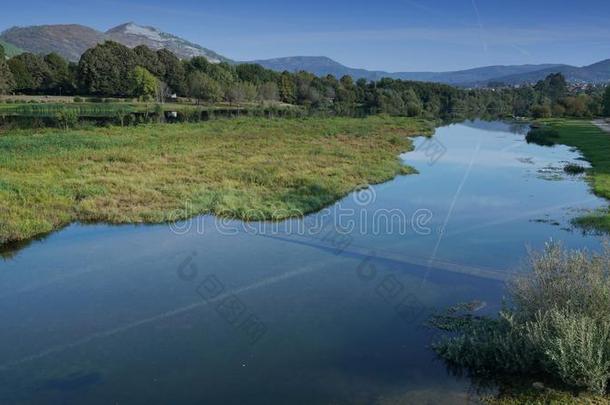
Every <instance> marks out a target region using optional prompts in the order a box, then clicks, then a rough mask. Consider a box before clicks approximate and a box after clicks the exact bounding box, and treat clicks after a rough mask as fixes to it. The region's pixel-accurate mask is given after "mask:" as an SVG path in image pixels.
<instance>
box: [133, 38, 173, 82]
mask: <svg viewBox="0 0 610 405" xmlns="http://www.w3.org/2000/svg"><path fill="white" fill-rule="evenodd" d="M133 52H134V54H135V55H136V63H137V64H138V65H139V66H142V67H143V68H144V69H146V70H148V71H149V72H150V73H152V74H153V75H155V76H156V77H158V78H159V79H163V78H164V76H165V65H164V64H163V63H162V62H161V60H160V59H159V54H158V53H157V52H155V51H153V50H152V49H150V48H149V47H147V46H146V45H138V46H136V47H135V48H133Z"/></svg>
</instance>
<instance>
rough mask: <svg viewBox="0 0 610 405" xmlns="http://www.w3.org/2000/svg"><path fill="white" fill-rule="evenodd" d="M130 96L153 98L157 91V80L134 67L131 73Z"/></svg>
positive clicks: (148, 73) (143, 70)
mask: <svg viewBox="0 0 610 405" xmlns="http://www.w3.org/2000/svg"><path fill="white" fill-rule="evenodd" d="M131 80H132V94H133V95H134V96H137V97H155V98H156V96H157V92H158V91H159V79H157V78H156V77H155V76H154V75H153V74H152V73H150V72H149V71H148V70H146V69H145V68H143V67H142V66H136V68H135V69H134V71H133V73H132V79H131Z"/></svg>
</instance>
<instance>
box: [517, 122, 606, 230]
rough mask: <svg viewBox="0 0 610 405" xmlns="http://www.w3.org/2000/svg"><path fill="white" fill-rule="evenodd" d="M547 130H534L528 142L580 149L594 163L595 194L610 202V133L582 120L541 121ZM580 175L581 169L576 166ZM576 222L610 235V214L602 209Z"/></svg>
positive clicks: (592, 183) (592, 170)
mask: <svg viewBox="0 0 610 405" xmlns="http://www.w3.org/2000/svg"><path fill="white" fill-rule="evenodd" d="M542 123H543V125H544V127H542V128H537V129H533V130H532V131H531V132H530V134H528V141H531V142H535V143H539V144H543V145H555V144H563V145H568V146H573V147H576V148H578V150H580V152H581V153H582V154H583V157H584V158H585V159H586V160H587V161H588V162H589V163H591V169H589V170H587V173H588V179H589V180H590V182H591V187H592V189H593V192H594V193H595V194H596V195H598V196H600V197H603V198H606V199H610V133H607V132H604V131H603V130H601V129H600V128H598V127H596V126H595V125H594V124H593V123H591V122H589V121H583V120H567V119H552V120H545V121H543V122H542ZM574 169H575V170H578V172H581V171H582V170H581V169H582V168H578V167H574ZM574 223H575V224H576V225H578V226H580V227H582V228H585V229H589V230H597V231H604V232H610V212H609V211H608V210H603V211H599V212H595V213H592V214H588V215H585V216H583V217H579V218H576V219H575V220H574Z"/></svg>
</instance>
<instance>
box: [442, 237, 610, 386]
mask: <svg viewBox="0 0 610 405" xmlns="http://www.w3.org/2000/svg"><path fill="white" fill-rule="evenodd" d="M529 270H530V271H529V272H528V273H526V274H523V275H520V276H519V277H516V278H514V279H513V280H511V282H510V283H509V288H508V302H507V307H506V308H505V309H504V310H503V311H502V312H500V314H499V316H498V317H497V318H488V317H475V316H473V315H472V314H471V313H470V312H468V311H465V312H456V311H455V310H450V311H449V312H448V313H447V314H444V315H437V316H435V317H433V319H432V324H433V325H434V326H435V327H437V328H439V329H442V330H445V331H449V332H453V333H454V335H453V336H449V337H444V338H442V339H441V340H440V341H439V342H437V343H436V344H434V345H433V348H434V350H435V351H436V352H437V354H438V355H439V356H440V357H442V358H443V359H445V360H446V361H447V362H448V363H449V364H450V365H452V366H455V367H458V368H459V369H464V370H466V371H467V372H468V373H470V374H472V375H483V376H488V377H491V378H501V377H502V376H506V375H507V374H509V375H519V374H525V375H531V376H536V377H539V376H543V377H547V378H550V379H552V380H555V381H558V382H561V383H563V384H565V385H567V386H569V387H572V388H584V389H587V390H588V391H591V392H595V393H600V394H603V393H605V391H606V388H607V383H608V380H609V379H610V248H609V247H608V246H607V245H605V246H604V249H603V251H602V252H601V253H589V252H586V251H566V250H564V249H563V248H562V247H561V246H560V245H558V244H553V243H551V244H548V245H547V246H546V248H545V250H544V251H543V252H541V253H531V255H530V263H529Z"/></svg>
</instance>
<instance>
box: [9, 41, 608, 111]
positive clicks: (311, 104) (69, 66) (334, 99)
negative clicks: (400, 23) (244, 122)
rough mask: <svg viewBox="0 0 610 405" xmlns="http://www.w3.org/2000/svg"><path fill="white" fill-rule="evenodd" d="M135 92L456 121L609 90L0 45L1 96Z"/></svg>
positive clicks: (595, 101)
mask: <svg viewBox="0 0 610 405" xmlns="http://www.w3.org/2000/svg"><path fill="white" fill-rule="evenodd" d="M11 92H12V93H20V94H33V95H35V94H46V95H89V96H96V97H121V98H123V97H127V98H134V97H138V98H141V99H143V100H157V101H159V102H162V101H164V100H165V99H167V98H168V97H171V96H172V95H177V96H178V97H189V98H192V99H194V100H197V102H205V103H216V102H221V101H223V102H229V103H243V102H254V101H281V102H284V103H289V104H296V105H300V106H304V107H306V108H307V109H309V110H311V111H321V112H325V113H331V114H337V115H355V114H375V113H387V114H391V115H405V116H425V117H433V118H462V117H471V116H485V115H489V116H524V117H530V116H533V117H551V116H555V117H562V116H572V117H588V116H599V115H602V114H606V115H608V114H610V88H609V89H608V90H606V92H605V94H604V91H603V89H601V88H591V89H589V90H586V91H578V92H575V91H570V90H569V89H568V86H567V83H566V81H565V78H564V77H563V76H562V75H561V74H553V75H550V76H548V77H547V78H546V79H545V80H542V81H540V82H538V83H537V84H536V85H533V86H530V85H526V86H522V87H520V88H500V89H472V90H466V89H459V88H456V87H452V86H448V85H443V84H436V83H423V82H410V81H402V80H393V79H387V78H386V79H381V80H379V81H376V82H369V81H367V80H365V79H360V80H357V81H354V80H353V79H352V78H351V77H349V76H344V77H341V78H339V79H338V78H335V77H334V76H331V75H328V76H325V77H317V76H315V75H313V74H311V73H307V72H298V73H291V72H282V73H279V72H275V71H272V70H269V69H265V68H263V67H262V66H260V65H255V64H239V65H231V64H228V63H219V64H213V63H210V62H208V61H207V59H205V58H203V57H195V58H192V59H190V60H180V59H178V58H177V57H176V56H175V55H174V54H173V53H171V52H170V51H168V50H165V49H161V50H158V51H154V50H152V49H150V48H148V47H146V46H144V45H141V46H137V47H135V48H133V49H131V48H128V47H126V46H124V45H121V44H119V43H116V42H112V41H108V42H105V43H103V44H100V45H97V46H96V47H94V48H91V49H89V50H87V51H86V52H85V53H84V54H83V55H82V57H81V59H80V61H79V62H78V63H69V62H67V61H66V60H64V59H63V58H61V57H60V56H59V55H57V54H53V53H52V54H49V55H46V56H40V55H35V54H32V53H23V54H21V55H18V56H15V57H13V58H11V59H9V60H8V61H5V57H4V53H3V51H2V50H1V47H0V93H11Z"/></svg>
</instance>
